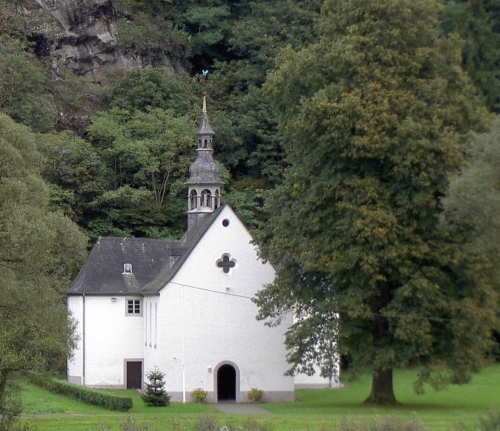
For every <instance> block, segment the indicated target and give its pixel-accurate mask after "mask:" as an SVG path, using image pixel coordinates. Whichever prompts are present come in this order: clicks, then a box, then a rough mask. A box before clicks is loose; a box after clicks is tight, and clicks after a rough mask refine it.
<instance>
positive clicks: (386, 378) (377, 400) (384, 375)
mask: <svg viewBox="0 0 500 431" xmlns="http://www.w3.org/2000/svg"><path fill="white" fill-rule="evenodd" d="M390 291H391V289H389V288H388V287H387V286H380V288H379V292H380V293H379V295H378V296H372V297H371V298H370V308H371V310H372V312H373V317H372V342H373V352H372V359H373V361H375V360H376V359H377V355H378V353H379V350H381V349H383V348H384V347H386V346H387V345H389V344H390V341H389V337H390V336H389V331H388V322H387V319H386V318H385V317H384V316H382V315H381V313H380V310H381V309H382V308H384V307H385V306H387V304H388V303H389V302H390V293H389V292H390ZM389 366H390V365H389ZM365 404H376V405H391V404H392V405H394V404H398V402H397V401H396V396H395V395H394V388H393V386H392V367H391V368H383V366H381V365H377V368H376V369H375V371H374V373H373V375H372V390H371V392H370V395H369V397H368V398H367V399H366V400H365Z"/></svg>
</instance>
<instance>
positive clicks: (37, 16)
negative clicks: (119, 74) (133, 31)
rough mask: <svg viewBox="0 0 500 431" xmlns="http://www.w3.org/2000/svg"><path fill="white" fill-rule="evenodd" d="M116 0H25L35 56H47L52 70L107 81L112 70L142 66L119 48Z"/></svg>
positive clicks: (23, 6)
mask: <svg viewBox="0 0 500 431" xmlns="http://www.w3.org/2000/svg"><path fill="white" fill-rule="evenodd" d="M118 6H119V5H118V4H117V0H26V1H24V2H23V3H22V4H21V5H20V6H18V12H20V13H22V14H23V15H25V16H26V18H27V20H28V22H29V26H30V30H31V32H32V35H31V37H30V39H31V40H32V42H34V43H35V44H36V48H35V49H36V53H37V54H38V55H39V56H51V58H52V65H53V69H54V71H55V72H56V73H63V72H66V71H72V72H74V73H76V74H78V75H80V76H87V77H91V78H92V80H93V81H94V82H97V83H101V84H103V85H105V84H107V81H108V75H109V74H110V72H111V71H112V70H121V71H126V70H130V69H132V68H135V67H140V66H145V64H144V61H143V60H142V59H141V58H140V57H139V56H131V55H127V54H125V53H124V52H123V50H121V49H120V47H119V39H118V33H117V22H118V21H119V20H120V19H123V18H124V12H123V11H120V10H119V7H118Z"/></svg>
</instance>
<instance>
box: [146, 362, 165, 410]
mask: <svg viewBox="0 0 500 431" xmlns="http://www.w3.org/2000/svg"><path fill="white" fill-rule="evenodd" d="M146 377H147V379H148V380H149V382H146V389H145V391H144V393H143V394H141V398H142V400H143V401H144V403H145V404H146V405H148V406H150V407H165V406H168V405H169V404H170V395H168V394H167V392H166V391H165V380H164V378H165V374H164V373H162V372H161V371H160V370H159V369H158V368H157V367H155V368H154V369H153V370H151V371H149V372H148V374H147V375H146Z"/></svg>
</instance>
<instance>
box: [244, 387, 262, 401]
mask: <svg viewBox="0 0 500 431" xmlns="http://www.w3.org/2000/svg"><path fill="white" fill-rule="evenodd" d="M262 395H264V391H263V390H262V389H257V388H252V389H250V390H249V391H248V394H247V398H248V399H249V400H250V401H252V402H254V403H257V402H259V401H260V400H261V399H262Z"/></svg>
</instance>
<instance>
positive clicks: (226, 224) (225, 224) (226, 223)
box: [222, 218, 229, 227]
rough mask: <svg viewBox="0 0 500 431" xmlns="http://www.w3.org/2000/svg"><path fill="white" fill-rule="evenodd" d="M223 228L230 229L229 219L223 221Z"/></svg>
mask: <svg viewBox="0 0 500 431" xmlns="http://www.w3.org/2000/svg"><path fill="white" fill-rule="evenodd" d="M222 226H224V227H228V226H229V220H228V219H227V218H225V219H224V220H222Z"/></svg>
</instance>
